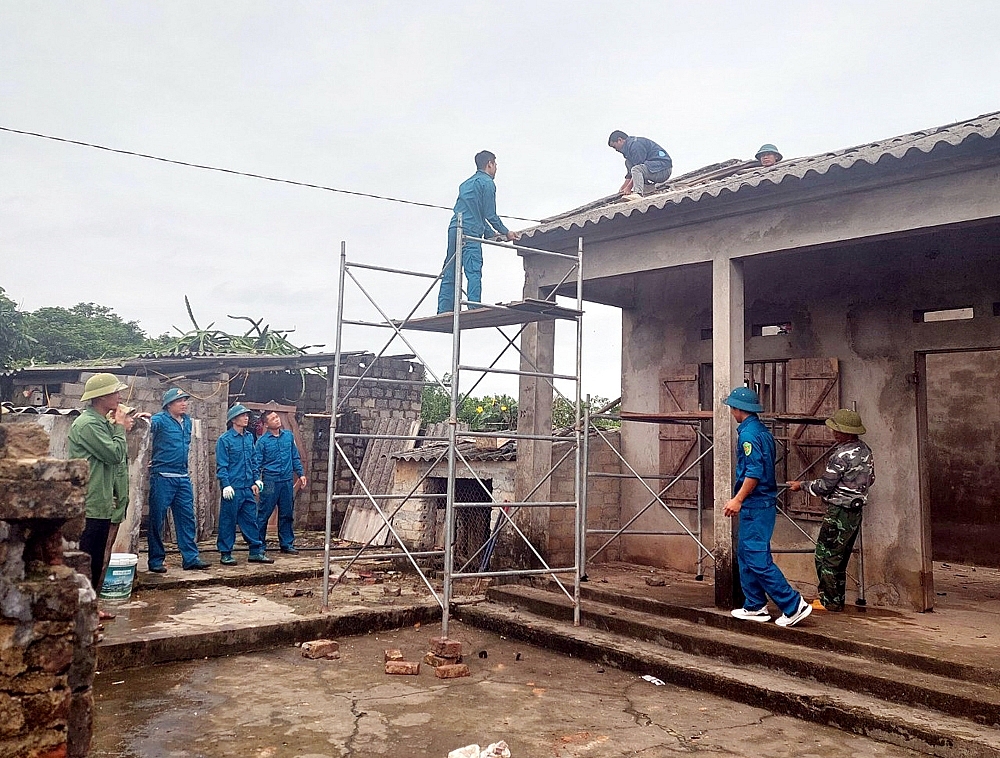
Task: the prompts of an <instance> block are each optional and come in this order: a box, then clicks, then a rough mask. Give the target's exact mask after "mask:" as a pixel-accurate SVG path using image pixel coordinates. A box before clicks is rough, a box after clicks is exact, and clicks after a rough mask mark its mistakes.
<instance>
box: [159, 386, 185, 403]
mask: <svg viewBox="0 0 1000 758" xmlns="http://www.w3.org/2000/svg"><path fill="white" fill-rule="evenodd" d="M184 397H191V396H190V395H189V394H188V393H186V392H185V391H184V390H182V389H180V388H179V387H171V388H170V389H168V390H167V391H166V392H164V393H163V404H162V406H161V407H163V408H166V407H167V406H168V405H170V404H171V403H172V402H174V400H180V399H181V398H184Z"/></svg>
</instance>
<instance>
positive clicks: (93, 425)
mask: <svg viewBox="0 0 1000 758" xmlns="http://www.w3.org/2000/svg"><path fill="white" fill-rule="evenodd" d="M124 389H128V385H126V384H124V383H123V382H121V381H120V380H119V379H118V377H117V376H115V375H114V374H103V373H102V374H94V375H93V376H92V377H90V378H89V379H88V380H87V383H86V384H85V385H84V387H83V396H82V397H81V398H80V399H81V400H83V401H88V400H89V401H90V404H89V405H88V406H87V407H86V408H85V409H84V410H83V412H82V413H81V414H80V415H79V416H77V417H76V419H75V420H74V421H73V425H72V426H71V427H70V430H69V457H70V458H80V459H83V460H85V461H87V465H88V467H89V470H90V478H89V479H88V480H87V495H86V500H85V510H86V514H85V515H86V522H85V524H84V527H83V534H82V535H81V536H80V550H82V551H83V552H84V553H86V554H87V555H89V556H90V584H91V586H93V588H94V592H97V593H100V591H101V585H102V584H103V583H104V553H105V548H106V546H107V543H108V533H109V531H110V529H111V519H112V516H113V514H114V510H115V477H116V476H117V475H118V472H119V471H120V470H121V467H123V466H125V461H126V456H127V453H128V443H127V442H126V440H125V433H126V432H127V431H128V430H129V429H131V428H132V423H133V421H132V418H131V416H129V415H128V413H126V412H125V409H124V408H123V407H122V406H121V404H120V402H119V401H120V399H121V391H122V390H124ZM99 615H100V618H101V619H102V620H103V619H110V618H114V616H113V615H112V614H109V613H106V612H104V611H101V612H100V613H99Z"/></svg>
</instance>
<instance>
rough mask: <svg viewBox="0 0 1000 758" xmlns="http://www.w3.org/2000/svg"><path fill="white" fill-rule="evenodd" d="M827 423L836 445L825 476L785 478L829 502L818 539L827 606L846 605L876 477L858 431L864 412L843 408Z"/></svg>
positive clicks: (821, 596)
mask: <svg viewBox="0 0 1000 758" xmlns="http://www.w3.org/2000/svg"><path fill="white" fill-rule="evenodd" d="M826 425H827V426H828V427H830V429H832V430H833V437H834V439H835V440H836V441H837V447H835V448H834V449H833V451H832V452H831V453H830V457H829V458H828V459H827V461H826V471H825V472H824V473H823V476H821V477H820V478H819V479H813V480H812V481H803V482H788V483H787V484H788V488H789V489H790V490H791V491H792V492H798V491H800V490H805V491H806V492H808V493H809V494H810V495H814V496H817V497H821V498H823V502H824V503H826V515H825V516H824V518H823V526H822V527H820V530H819V539H818V540H817V542H816V574H817V576H818V577H819V601H820V602H821V603H822V604H823V607H824V608H826V609H827V610H828V611H842V610H844V601H845V593H846V585H847V564H848V562H849V561H850V560H851V551H852V550H853V549H854V541H855V540H856V539H857V537H858V531H859V530H860V529H861V514H862V509H863V507H864V504H865V503H866V502H867V501H868V490H869V489H870V488H871V486H872V485H873V484H874V483H875V462H874V460H873V458H872V451H871V448H869V447H868V445H866V444H865V443H864V442H862V441H861V440H860V439H859V437H858V436H859V435H861V434H864V433H865V427H864V425H863V424H862V423H861V416H860V415H858V414H857V413H855V412H854V411H849V410H846V409H843V408H842V409H841V410H839V411H837V412H836V413H835V414H834V415H833V418H829V419H827V420H826Z"/></svg>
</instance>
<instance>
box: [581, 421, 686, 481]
mask: <svg viewBox="0 0 1000 758" xmlns="http://www.w3.org/2000/svg"><path fill="white" fill-rule="evenodd" d="M591 418H593V416H591ZM590 477H591V478H592V479H674V478H675V477H674V475H673V474H639V475H638V476H632V475H631V474H614V473H612V472H610V471H607V472H605V471H592V472H590ZM680 481H682V482H694V481H698V477H697V476H682V477H680Z"/></svg>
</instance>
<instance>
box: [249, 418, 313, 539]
mask: <svg viewBox="0 0 1000 758" xmlns="http://www.w3.org/2000/svg"><path fill="white" fill-rule="evenodd" d="M253 470H254V472H255V473H259V474H260V477H259V478H260V479H261V480H262V481H263V482H264V492H263V494H262V495H261V500H260V506H259V508H258V510H257V529H258V531H259V533H260V541H261V542H262V543H264V545H265V546H266V544H267V521H268V519H270V518H271V514H272V513H274V509H275V507H277V509H278V545H279V547H280V548H281V549H282V550H292V549H294V548H295V534H294V533H293V532H292V521H293V510H292V508H293V504H294V500H295V490H294V484H295V482H294V478H295V477H299V476H302V475H303V474H304V473H305V472H304V471H303V469H302V459H301V458H300V457H299V449H298V447H296V445H295V435H293V434H292V433H291V432H290V431H288V430H287V429H282V430H280V431H279V433H278V434H272V433H271V432H270V431H267V430H265V431H264V433H263V434H262V435H261V436H260V438H259V439H258V440H257V444H256V445H254V466H253Z"/></svg>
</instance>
